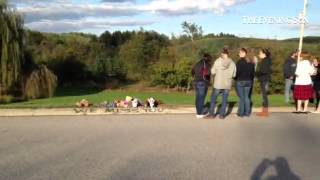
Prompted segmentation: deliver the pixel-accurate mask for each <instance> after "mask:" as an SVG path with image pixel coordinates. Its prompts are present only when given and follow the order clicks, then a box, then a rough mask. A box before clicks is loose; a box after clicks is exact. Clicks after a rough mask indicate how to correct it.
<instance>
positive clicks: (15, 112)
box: [0, 107, 294, 117]
mask: <svg viewBox="0 0 320 180" xmlns="http://www.w3.org/2000/svg"><path fill="white" fill-rule="evenodd" d="M260 110H261V108H253V109H252V112H254V113H255V112H259V111H260ZM293 111H294V108H290V107H272V108H270V112H271V113H289V112H290V113H291V112H293ZM236 112H237V108H233V109H232V112H231V113H236ZM195 113H196V111H195V108H194V107H178V108H165V109H163V111H161V112H147V111H145V110H139V111H132V112H128V111H119V112H105V109H101V108H93V109H83V111H81V112H78V113H77V112H75V109H74V108H55V109H0V117H21V116H83V115H155V114H195Z"/></svg>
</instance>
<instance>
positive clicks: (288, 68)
mask: <svg viewBox="0 0 320 180" xmlns="http://www.w3.org/2000/svg"><path fill="white" fill-rule="evenodd" d="M296 69H297V51H295V52H293V53H291V55H290V57H289V58H288V59H287V60H286V62H285V63H284V65H283V73H284V78H285V93H284V95H285V102H286V103H287V104H289V103H290V99H292V90H293V85H294V79H295V73H296Z"/></svg>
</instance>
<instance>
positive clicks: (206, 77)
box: [191, 54, 212, 119]
mask: <svg viewBox="0 0 320 180" xmlns="http://www.w3.org/2000/svg"><path fill="white" fill-rule="evenodd" d="M211 61H212V57H211V56H210V55H209V54H204V55H203V57H202V59H201V60H200V61H198V62H197V63H196V64H195V65H194V66H193V68H192V72H191V74H192V77H193V87H194V88H195V91H196V102H195V104H196V109H197V116H196V117H197V118H199V119H201V118H204V117H205V115H204V104H205V99H206V96H207V92H208V86H209V83H210V77H211V72H210V70H211Z"/></svg>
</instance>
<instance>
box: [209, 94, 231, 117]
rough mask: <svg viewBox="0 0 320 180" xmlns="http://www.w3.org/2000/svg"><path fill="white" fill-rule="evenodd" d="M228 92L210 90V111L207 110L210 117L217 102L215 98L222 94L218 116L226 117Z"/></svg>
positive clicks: (213, 113)
mask: <svg viewBox="0 0 320 180" xmlns="http://www.w3.org/2000/svg"><path fill="white" fill-rule="evenodd" d="M229 91H230V90H228V89H213V90H212V95H211V102H210V109H209V113H210V115H212V116H214V115H215V108H216V103H217V102H216V101H217V98H218V96H219V95H220V94H222V104H221V108H220V112H219V115H220V116H225V115H226V109H227V103H228V97H229Z"/></svg>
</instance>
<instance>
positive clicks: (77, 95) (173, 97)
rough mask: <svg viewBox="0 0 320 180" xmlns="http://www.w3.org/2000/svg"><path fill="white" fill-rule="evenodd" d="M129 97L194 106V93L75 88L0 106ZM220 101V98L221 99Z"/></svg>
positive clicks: (278, 99) (274, 101)
mask: <svg viewBox="0 0 320 180" xmlns="http://www.w3.org/2000/svg"><path fill="white" fill-rule="evenodd" d="M127 95H129V96H132V97H137V98H139V99H141V100H142V101H145V100H146V99H147V98H148V97H155V98H157V99H160V100H161V101H162V102H164V104H165V105H168V106H174V105H193V104H194V95H193V93H190V94H186V93H179V92H174V93H172V92H154V91H146V92H141V91H139V90H134V89H131V90H102V91H101V90H97V89H80V88H79V89H75V88H63V89H58V90H57V92H56V95H55V96H54V97H52V98H48V99H36V100H30V101H25V102H17V103H11V104H4V105H0V108H62V107H74V104H75V103H76V102H78V101H80V100H81V99H87V100H89V101H90V102H92V103H94V104H95V105H97V104H100V103H101V102H103V101H113V100H115V99H124V98H125V97H126V96H127ZM210 95H211V92H209V93H208V96H207V101H209V98H210ZM219 100H220V98H219ZM237 101H238V98H237V96H236V95H235V94H234V93H231V95H230V97H229V102H233V103H237ZM253 103H254V106H255V107H259V106H260V105H261V97H260V95H253ZM270 105H271V106H273V107H282V106H286V104H285V103H284V97H283V96H282V95H271V96H270Z"/></svg>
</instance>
